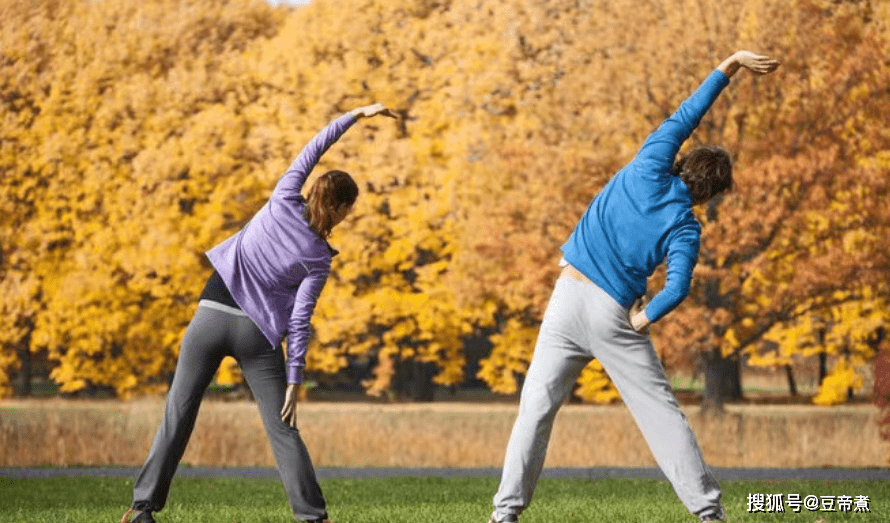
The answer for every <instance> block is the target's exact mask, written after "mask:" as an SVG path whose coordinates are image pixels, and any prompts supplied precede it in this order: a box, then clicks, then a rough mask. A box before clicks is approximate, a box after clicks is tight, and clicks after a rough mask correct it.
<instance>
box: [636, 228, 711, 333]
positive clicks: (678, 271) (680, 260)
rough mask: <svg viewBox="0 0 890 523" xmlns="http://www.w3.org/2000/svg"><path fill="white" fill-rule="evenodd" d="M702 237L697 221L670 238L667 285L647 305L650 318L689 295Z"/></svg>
mask: <svg viewBox="0 0 890 523" xmlns="http://www.w3.org/2000/svg"><path fill="white" fill-rule="evenodd" d="M700 237H701V227H700V226H699V225H698V224H697V223H696V224H693V225H690V226H688V227H684V228H683V229H681V230H680V231H678V232H677V233H675V234H674V237H673V238H672V239H671V240H670V245H669V246H668V255H667V265H668V269H667V279H666V280H665V284H664V289H662V290H661V292H659V293H658V294H656V295H655V297H654V298H652V301H651V302H649V305H647V306H646V317H647V318H649V321H650V322H653V323H654V322H656V321H658V320H660V319H661V318H662V317H664V315H666V314H667V313H669V312H671V311H672V310H674V309H675V308H676V307H677V306H678V305H680V303H682V302H683V300H685V299H686V297H687V296H689V288H690V285H691V283H692V269H694V268H695V264H696V263H698V250H699V242H700Z"/></svg>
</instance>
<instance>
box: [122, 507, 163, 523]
mask: <svg viewBox="0 0 890 523" xmlns="http://www.w3.org/2000/svg"><path fill="white" fill-rule="evenodd" d="M130 514H136V515H135V516H133V519H131V520H129V523H157V522H156V521H155V518H154V517H153V516H152V515H151V511H148V510H136V509H134V508H131V509H130V510H128V511H126V512H125V513H124V516H123V517H122V518H121V523H127V521H128V520H127V516H129V515H130Z"/></svg>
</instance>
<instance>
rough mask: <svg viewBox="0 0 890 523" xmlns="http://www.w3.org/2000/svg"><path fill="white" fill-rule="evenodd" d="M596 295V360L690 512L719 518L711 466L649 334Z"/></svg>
mask: <svg viewBox="0 0 890 523" xmlns="http://www.w3.org/2000/svg"><path fill="white" fill-rule="evenodd" d="M588 285H589V284H588ZM594 287H595V286H594ZM592 297H594V298H595V299H596V301H598V302H600V305H597V306H594V307H593V308H591V309H590V310H589V311H588V312H587V314H589V315H591V319H590V321H589V322H588V324H589V325H592V326H594V327H595V328H594V330H592V331H591V339H590V341H589V343H590V349H591V351H592V354H593V356H594V357H596V359H598V360H599V361H600V363H602V365H603V368H604V369H605V371H606V373H607V374H608V375H609V378H611V380H612V382H613V383H614V384H615V387H616V388H617V389H618V392H619V393H620V394H621V398H622V399H623V400H624V403H625V404H626V405H627V407H628V409H629V410H630V412H631V414H632V415H633V417H634V419H635V420H636V422H637V426H639V428H640V431H641V432H642V433H643V437H644V438H645V439H646V443H648V445H649V448H650V449H651V450H652V454H653V455H654V456H655V460H656V462H658V466H659V467H660V468H661V470H662V471H663V472H664V474H665V476H667V478H668V480H669V481H670V482H671V485H672V486H673V488H674V491H675V492H676V493H677V496H678V497H679V498H680V500H681V501H682V502H683V504H684V505H685V506H686V508H687V509H688V510H689V511H690V512H692V513H693V514H697V515H712V514H718V513H719V511H720V510H721V508H720V496H721V493H720V487H719V485H718V483H717V480H716V478H715V477H714V475H713V474H712V472H711V470H710V468H709V467H708V466H707V465H706V464H705V461H704V458H703V456H702V453H701V450H700V449H699V446H698V443H697V442H696V439H695V435H694V434H693V432H692V429H691V428H690V427H689V423H688V421H687V420H686V416H684V415H683V412H682V411H681V410H680V407H679V405H678V404H677V400H676V398H675V397H674V393H673V390H672V389H671V386H670V383H669V382H668V379H667V377H666V376H665V373H664V368H663V367H662V366H661V361H660V360H659V359H658V355H657V354H656V353H655V349H654V348H653V346H652V342H651V340H650V339H649V336H648V335H644V334H639V333H637V332H635V331H634V330H633V329H632V328H631V327H630V325H629V323H628V321H627V319H626V318H627V316H626V314H627V312H626V311H625V310H624V309H623V308H621V306H620V305H619V304H618V303H616V302H614V301H613V300H612V299H611V297H609V296H608V295H607V294H606V293H605V292H603V291H602V290H601V289H599V288H597V292H596V293H594V294H592ZM610 302H611V303H610ZM604 311H608V312H606V313H604Z"/></svg>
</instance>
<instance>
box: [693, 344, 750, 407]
mask: <svg viewBox="0 0 890 523" xmlns="http://www.w3.org/2000/svg"><path fill="white" fill-rule="evenodd" d="M702 361H703V362H704V365H705V392H704V396H703V398H702V409H703V410H704V411H705V412H706V413H711V414H722V413H723V405H724V404H725V403H726V402H727V401H738V400H740V399H742V380H741V375H740V366H739V359H738V357H735V356H730V357H724V356H723V353H722V352H721V350H720V349H713V350H710V351H707V352H703V353H702Z"/></svg>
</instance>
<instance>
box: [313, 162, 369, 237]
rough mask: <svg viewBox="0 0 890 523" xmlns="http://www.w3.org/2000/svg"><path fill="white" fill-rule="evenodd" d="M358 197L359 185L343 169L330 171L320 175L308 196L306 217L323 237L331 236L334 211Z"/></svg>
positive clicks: (350, 203) (353, 201)
mask: <svg viewBox="0 0 890 523" xmlns="http://www.w3.org/2000/svg"><path fill="white" fill-rule="evenodd" d="M356 198H358V185H356V184H355V181H354V180H353V179H352V176H349V174H348V173H345V172H343V171H328V172H326V173H325V174H323V175H321V176H319V177H318V178H317V179H316V180H315V183H314V184H313V185H312V188H311V189H309V196H308V197H307V198H306V218H307V219H308V220H309V226H310V227H312V230H314V231H315V232H316V233H317V234H318V235H319V236H320V237H321V238H322V239H325V240H326V239H328V237H330V236H331V229H333V228H334V225H335V223H334V216H333V213H334V212H335V211H336V210H337V209H338V208H340V206H341V205H344V204H345V205H352V204H354V203H355V200H356Z"/></svg>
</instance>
